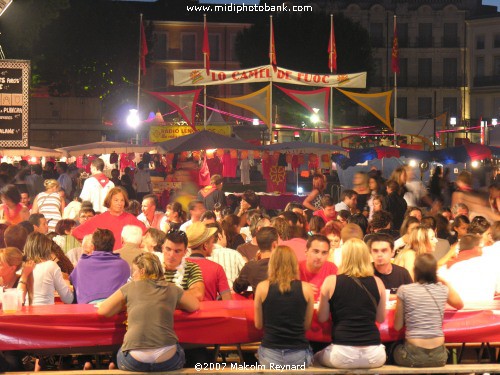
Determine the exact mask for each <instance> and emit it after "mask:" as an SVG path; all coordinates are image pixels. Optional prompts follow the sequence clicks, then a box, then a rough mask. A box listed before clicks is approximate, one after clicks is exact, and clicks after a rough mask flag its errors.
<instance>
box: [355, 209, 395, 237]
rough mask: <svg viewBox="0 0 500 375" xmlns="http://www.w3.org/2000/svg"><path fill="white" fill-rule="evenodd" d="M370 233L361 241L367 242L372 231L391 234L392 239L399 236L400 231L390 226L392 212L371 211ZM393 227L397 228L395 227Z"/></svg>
mask: <svg viewBox="0 0 500 375" xmlns="http://www.w3.org/2000/svg"><path fill="white" fill-rule="evenodd" d="M370 226H371V229H372V233H369V234H367V235H366V236H365V237H364V238H363V241H365V242H366V243H368V241H370V238H371V237H372V236H373V234H374V233H385V234H388V235H389V236H391V237H392V238H393V239H394V240H396V239H398V238H399V237H400V233H399V232H398V231H397V230H394V229H391V228H392V227H393V226H392V214H391V213H390V212H388V211H384V210H382V211H376V212H374V213H373V216H372V221H371V222H370ZM394 228H399V227H395V226H394Z"/></svg>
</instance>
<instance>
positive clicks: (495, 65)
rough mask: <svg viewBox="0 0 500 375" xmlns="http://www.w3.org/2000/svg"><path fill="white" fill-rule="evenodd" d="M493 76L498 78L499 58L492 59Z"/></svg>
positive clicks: (499, 72)
mask: <svg viewBox="0 0 500 375" xmlns="http://www.w3.org/2000/svg"><path fill="white" fill-rule="evenodd" d="M493 75H494V76H496V77H498V76H500V56H495V57H494V58H493Z"/></svg>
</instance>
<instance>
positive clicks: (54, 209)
mask: <svg viewBox="0 0 500 375" xmlns="http://www.w3.org/2000/svg"><path fill="white" fill-rule="evenodd" d="M43 184H44V186H45V192H42V193H40V194H38V195H37V196H36V197H35V200H34V202H33V207H32V208H31V213H33V214H37V213H41V214H43V215H44V216H45V218H46V219H47V222H48V223H49V232H54V231H55V229H56V225H57V222H58V221H59V220H61V219H62V212H63V211H64V207H65V206H66V203H65V202H64V200H63V199H61V196H60V195H59V193H58V191H59V183H58V182H57V181H56V180H53V179H50V180H45V181H44V183H43Z"/></svg>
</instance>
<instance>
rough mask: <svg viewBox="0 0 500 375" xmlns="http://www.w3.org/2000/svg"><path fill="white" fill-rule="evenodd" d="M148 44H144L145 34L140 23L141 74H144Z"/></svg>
mask: <svg viewBox="0 0 500 375" xmlns="http://www.w3.org/2000/svg"><path fill="white" fill-rule="evenodd" d="M148 52H149V51H148V43H147V42H146V33H145V31H144V25H143V23H142V21H141V72H142V74H143V75H144V74H146V55H147V54H148Z"/></svg>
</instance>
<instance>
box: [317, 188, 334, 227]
mask: <svg viewBox="0 0 500 375" xmlns="http://www.w3.org/2000/svg"><path fill="white" fill-rule="evenodd" d="M321 207H322V208H321V210H317V211H314V214H313V215H315V216H319V217H320V218H322V219H323V221H324V222H325V224H326V223H328V222H329V221H330V220H335V219H337V212H336V211H335V203H334V201H333V198H332V197H330V196H329V195H325V196H324V197H323V198H321Z"/></svg>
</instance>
